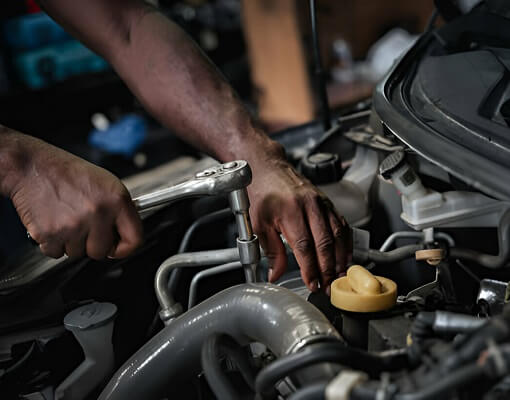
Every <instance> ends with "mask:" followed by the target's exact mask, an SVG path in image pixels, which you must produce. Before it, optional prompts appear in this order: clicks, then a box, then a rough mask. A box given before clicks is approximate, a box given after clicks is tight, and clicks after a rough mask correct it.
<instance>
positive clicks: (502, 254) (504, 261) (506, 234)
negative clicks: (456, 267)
mask: <svg viewBox="0 0 510 400" xmlns="http://www.w3.org/2000/svg"><path fill="white" fill-rule="evenodd" d="M498 247H499V254H498V255H497V256H493V255H490V254H483V253H479V252H477V251H474V250H471V249H460V248H456V247H452V248H451V249H450V251H449V256H450V257H451V258H459V259H461V260H465V261H472V262H474V263H476V264H478V265H480V266H482V267H485V268H491V269H498V268H502V267H505V266H507V265H508V263H509V261H510V211H507V212H506V213H505V214H504V215H503V217H501V220H500V222H499V228H498Z"/></svg>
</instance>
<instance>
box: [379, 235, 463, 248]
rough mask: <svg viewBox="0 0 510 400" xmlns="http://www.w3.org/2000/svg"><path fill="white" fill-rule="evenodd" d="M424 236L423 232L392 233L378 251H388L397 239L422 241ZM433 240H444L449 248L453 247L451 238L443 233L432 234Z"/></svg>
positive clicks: (453, 243) (453, 242)
mask: <svg viewBox="0 0 510 400" xmlns="http://www.w3.org/2000/svg"><path fill="white" fill-rule="evenodd" d="M423 238H424V234H423V232H414V231H401V232H394V233H392V234H391V235H390V236H388V238H387V239H386V240H385V241H384V243H383V244H382V246H381V247H380V248H379V251H388V250H389V249H390V248H391V246H392V245H393V243H395V240H397V239H423ZM434 239H440V240H444V241H445V242H447V243H448V245H449V246H450V247H453V246H455V241H454V240H453V238H452V237H451V236H450V235H448V234H447V233H444V232H434Z"/></svg>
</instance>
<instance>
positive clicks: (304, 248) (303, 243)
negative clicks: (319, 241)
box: [294, 238, 313, 254]
mask: <svg viewBox="0 0 510 400" xmlns="http://www.w3.org/2000/svg"><path fill="white" fill-rule="evenodd" d="M294 248H295V250H296V251H297V252H299V253H303V254H309V253H311V252H313V242H312V240H310V238H300V239H298V240H297V241H296V243H295V245H294Z"/></svg>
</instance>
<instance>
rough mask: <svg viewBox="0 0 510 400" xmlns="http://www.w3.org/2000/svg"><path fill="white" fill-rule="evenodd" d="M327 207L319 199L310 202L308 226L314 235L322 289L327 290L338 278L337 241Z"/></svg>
mask: <svg viewBox="0 0 510 400" xmlns="http://www.w3.org/2000/svg"><path fill="white" fill-rule="evenodd" d="M327 214H329V212H328V209H327V206H326V205H325V204H324V202H323V200H322V199H321V198H319V197H316V198H314V199H313V200H312V201H310V202H309V204H308V207H307V216H308V224H309V226H310V230H311V232H312V235H313V241H314V245H315V254H316V256H317V266H318V269H319V274H320V278H321V287H322V288H324V289H327V288H328V287H329V285H330V284H331V282H332V281H333V279H335V277H336V270H335V266H336V241H335V237H334V236H333V232H332V229H331V226H330V221H328V216H327Z"/></svg>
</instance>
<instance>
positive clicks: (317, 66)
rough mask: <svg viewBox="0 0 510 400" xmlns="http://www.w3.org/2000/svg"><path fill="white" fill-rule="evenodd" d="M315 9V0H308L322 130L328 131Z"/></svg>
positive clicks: (327, 111) (326, 100)
mask: <svg viewBox="0 0 510 400" xmlns="http://www.w3.org/2000/svg"><path fill="white" fill-rule="evenodd" d="M315 11H316V10H315V0H310V22H311V24H312V45H313V57H314V61H315V77H316V79H317V89H318V91H319V100H320V105H321V114H322V124H323V126H324V131H328V130H329V129H331V114H330V111H329V102H328V92H327V91H326V82H325V79H324V70H323V67H322V61H321V54H320V48H319V37H318V34H317V16H316V12H315Z"/></svg>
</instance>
